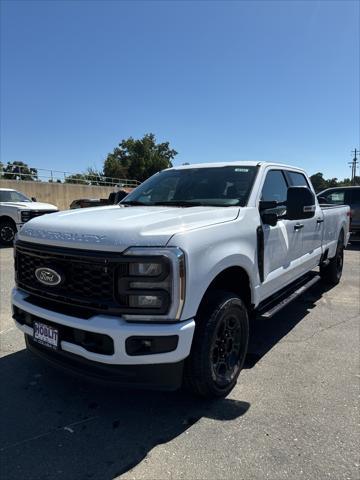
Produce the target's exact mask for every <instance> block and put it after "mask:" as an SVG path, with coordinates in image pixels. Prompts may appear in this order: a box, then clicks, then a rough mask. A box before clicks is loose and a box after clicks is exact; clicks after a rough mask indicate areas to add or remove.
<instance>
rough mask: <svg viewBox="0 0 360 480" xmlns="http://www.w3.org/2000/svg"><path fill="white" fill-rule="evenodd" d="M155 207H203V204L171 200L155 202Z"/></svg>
mask: <svg viewBox="0 0 360 480" xmlns="http://www.w3.org/2000/svg"><path fill="white" fill-rule="evenodd" d="M153 205H159V206H161V205H164V206H165V207H167V206H169V207H203V206H204V204H203V203H201V202H193V201H191V200H169V201H164V202H154V203H153Z"/></svg>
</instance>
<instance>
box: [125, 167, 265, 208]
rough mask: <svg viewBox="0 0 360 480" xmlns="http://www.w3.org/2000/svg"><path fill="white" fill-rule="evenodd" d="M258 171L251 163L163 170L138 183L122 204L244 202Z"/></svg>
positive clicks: (227, 203)
mask: <svg viewBox="0 0 360 480" xmlns="http://www.w3.org/2000/svg"><path fill="white" fill-rule="evenodd" d="M256 171H257V168H256V167H248V166H231V167H229V166H226V167H211V168H186V169H179V170H164V171H162V172H159V173H157V174H155V175H153V176H152V177H150V178H149V179H148V180H146V181H145V182H144V183H143V184H142V185H140V186H139V187H137V189H136V190H134V192H132V193H130V194H129V195H128V196H127V197H126V198H125V199H124V200H123V201H122V202H121V204H125V205H170V206H179V207H191V206H202V205H206V206H208V205H209V206H216V207H230V206H244V205H246V203H247V200H248V197H249V194H250V191H251V187H252V185H253V182H254V179H255V175H256Z"/></svg>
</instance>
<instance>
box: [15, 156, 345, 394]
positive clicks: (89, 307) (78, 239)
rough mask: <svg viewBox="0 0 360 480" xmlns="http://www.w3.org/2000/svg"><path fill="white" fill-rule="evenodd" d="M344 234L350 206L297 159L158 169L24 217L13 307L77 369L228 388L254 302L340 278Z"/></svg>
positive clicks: (35, 346)
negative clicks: (108, 200)
mask: <svg viewBox="0 0 360 480" xmlns="http://www.w3.org/2000/svg"><path fill="white" fill-rule="evenodd" d="M348 233H349V207H347V206H331V207H329V208H328V207H325V208H321V207H320V205H319V203H318V201H317V198H316V195H315V193H314V190H313V187H312V185H311V183H310V181H309V178H308V176H307V174H306V173H305V172H304V171H303V170H302V169H300V168H296V167H291V166H287V165H283V164H275V163H264V162H234V163H214V164H199V165H186V166H182V167H176V168H171V169H167V170H163V171H161V172H159V173H157V174H155V175H154V176H152V177H151V178H149V179H148V180H147V181H145V182H144V183H143V184H141V185H140V186H139V187H137V188H136V189H135V190H134V191H133V192H132V193H130V194H129V195H128V196H127V197H126V198H125V199H124V200H123V201H122V202H121V203H120V204H118V205H113V206H107V207H98V208H96V209H91V208H90V209H82V210H71V211H65V212H59V213H55V214H52V215H47V216H44V217H39V218H36V219H33V220H31V221H30V222H28V223H27V224H26V225H25V226H24V227H23V228H22V229H21V230H20V232H19V234H18V236H17V241H16V245H15V268H16V288H15V289H14V290H13V293H12V304H13V318H14V320H15V323H16V326H17V327H18V328H19V329H20V330H21V331H22V332H23V333H24V334H25V339H26V344H27V347H28V348H29V349H30V350H31V351H32V352H34V353H36V354H38V355H40V356H41V357H43V358H44V359H46V360H48V361H50V362H52V363H53V364H55V365H58V366H61V367H63V368H65V369H68V370H71V371H75V372H76V373H77V374H79V375H84V376H86V377H91V378H97V379H98V380H102V381H107V382H116V383H120V384H122V385H124V386H127V387H128V386H139V387H150V388H161V389H177V388H179V387H181V386H182V385H186V386H187V387H188V388H190V389H191V390H192V391H193V392H195V393H196V394H199V395H201V396H205V397H222V396H226V395H227V394H228V393H229V392H230V391H231V390H232V388H233V387H234V386H235V384H236V382H237V378H238V376H239V373H240V371H241V369H242V366H243V363H244V360H245V356H246V352H247V346H248V338H249V322H251V318H253V315H254V313H257V314H259V315H263V316H264V317H266V318H269V321H271V320H270V318H271V317H272V316H273V315H274V314H275V313H276V312H277V311H279V309H280V308H283V307H284V306H285V305H286V304H287V303H288V302H289V301H290V300H291V299H293V298H295V297H296V296H297V295H299V294H301V293H302V292H303V291H304V290H305V289H306V288H310V286H311V285H313V284H314V283H315V282H316V281H318V280H319V279H320V278H322V279H323V281H325V282H328V283H329V284H331V285H336V284H337V283H338V282H339V280H340V277H341V273H342V267H343V249H344V247H345V245H346V244H347V241H348ZM314 269H319V272H317V271H315V270H314Z"/></svg>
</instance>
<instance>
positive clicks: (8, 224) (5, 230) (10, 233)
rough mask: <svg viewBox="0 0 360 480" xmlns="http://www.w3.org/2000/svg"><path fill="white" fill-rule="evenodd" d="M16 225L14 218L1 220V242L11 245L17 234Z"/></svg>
mask: <svg viewBox="0 0 360 480" xmlns="http://www.w3.org/2000/svg"><path fill="white" fill-rule="evenodd" d="M16 231H17V230H16V225H15V223H14V222H13V221H12V220H7V219H5V220H1V221H0V243H1V244H2V245H6V246H11V245H12V244H13V242H14V238H15V235H16Z"/></svg>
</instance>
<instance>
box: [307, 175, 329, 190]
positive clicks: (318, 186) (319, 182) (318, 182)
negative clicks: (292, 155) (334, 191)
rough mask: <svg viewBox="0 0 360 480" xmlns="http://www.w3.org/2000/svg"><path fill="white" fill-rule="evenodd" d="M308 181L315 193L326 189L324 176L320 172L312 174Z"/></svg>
mask: <svg viewBox="0 0 360 480" xmlns="http://www.w3.org/2000/svg"><path fill="white" fill-rule="evenodd" d="M310 180H311V183H312V184H313V187H314V189H315V192H316V193H318V192H321V190H325V188H327V186H328V184H327V181H326V180H325V178H324V175H323V174H322V173H321V172H317V173H314V175H311V177H310Z"/></svg>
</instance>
